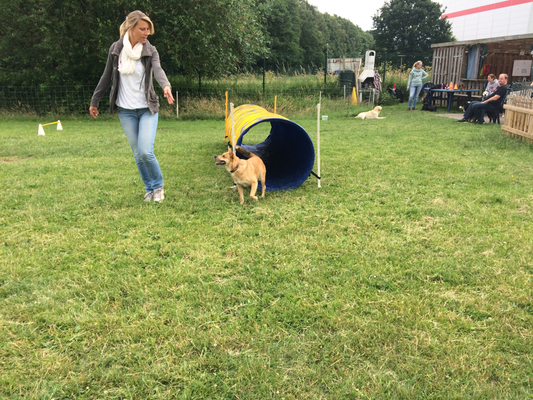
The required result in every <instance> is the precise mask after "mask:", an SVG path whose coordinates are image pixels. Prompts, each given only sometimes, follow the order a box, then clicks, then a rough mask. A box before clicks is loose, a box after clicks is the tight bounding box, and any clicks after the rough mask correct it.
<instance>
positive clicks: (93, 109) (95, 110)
mask: <svg viewBox="0 0 533 400" xmlns="http://www.w3.org/2000/svg"><path fill="white" fill-rule="evenodd" d="M89 114H91V115H92V117H93V118H94V119H96V116H97V115H98V114H99V113H98V108H96V107H93V106H91V107H89Z"/></svg>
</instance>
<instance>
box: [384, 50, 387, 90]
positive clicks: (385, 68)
mask: <svg viewBox="0 0 533 400" xmlns="http://www.w3.org/2000/svg"><path fill="white" fill-rule="evenodd" d="M385 72H387V52H385V62H384V63H383V84H385Z"/></svg>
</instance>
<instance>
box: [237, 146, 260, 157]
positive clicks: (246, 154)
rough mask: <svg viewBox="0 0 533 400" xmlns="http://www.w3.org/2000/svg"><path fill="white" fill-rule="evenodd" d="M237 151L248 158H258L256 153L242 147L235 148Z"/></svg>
mask: <svg viewBox="0 0 533 400" xmlns="http://www.w3.org/2000/svg"><path fill="white" fill-rule="evenodd" d="M235 150H237V151H238V152H239V153H241V154H242V155H243V156H244V157H246V158H250V157H257V156H256V155H255V154H254V153H251V152H249V151H248V150H246V149H243V148H242V147H241V146H235Z"/></svg>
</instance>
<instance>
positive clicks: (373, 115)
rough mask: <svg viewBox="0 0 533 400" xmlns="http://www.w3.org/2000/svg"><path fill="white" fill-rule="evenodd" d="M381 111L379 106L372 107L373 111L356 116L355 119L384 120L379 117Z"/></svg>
mask: <svg viewBox="0 0 533 400" xmlns="http://www.w3.org/2000/svg"><path fill="white" fill-rule="evenodd" d="M381 110H382V108H381V106H376V107H374V109H373V110H371V111H367V112H362V113H359V114H357V117H355V118H361V119H385V117H380V116H379V113H380V111H381Z"/></svg>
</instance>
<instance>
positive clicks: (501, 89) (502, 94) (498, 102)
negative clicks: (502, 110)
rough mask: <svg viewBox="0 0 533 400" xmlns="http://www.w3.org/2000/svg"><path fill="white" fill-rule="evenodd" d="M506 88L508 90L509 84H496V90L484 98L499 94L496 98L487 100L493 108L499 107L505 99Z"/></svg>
mask: <svg viewBox="0 0 533 400" xmlns="http://www.w3.org/2000/svg"><path fill="white" fill-rule="evenodd" d="M508 90H509V85H503V86H498V88H497V89H496V91H495V92H494V93H492V94H491V95H489V97H487V98H486V99H485V100H488V99H490V98H491V97H494V96H496V95H499V96H500V97H499V98H498V100H492V101H489V102H488V103H489V104H490V106H492V107H494V108H499V107H500V106H501V105H502V104H503V102H504V101H505V100H506V98H507V91H508Z"/></svg>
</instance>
